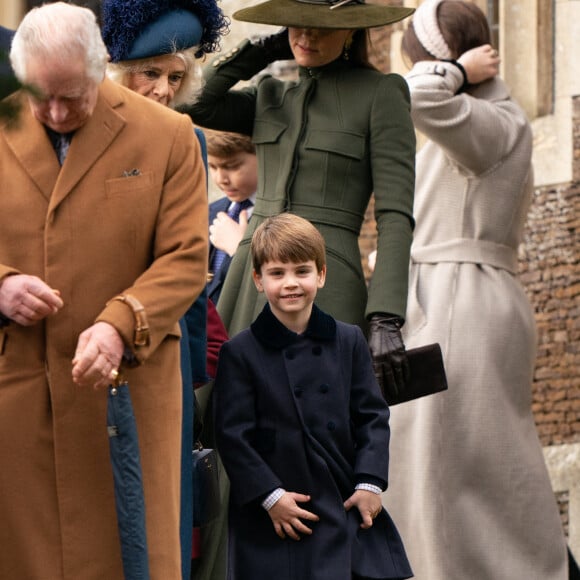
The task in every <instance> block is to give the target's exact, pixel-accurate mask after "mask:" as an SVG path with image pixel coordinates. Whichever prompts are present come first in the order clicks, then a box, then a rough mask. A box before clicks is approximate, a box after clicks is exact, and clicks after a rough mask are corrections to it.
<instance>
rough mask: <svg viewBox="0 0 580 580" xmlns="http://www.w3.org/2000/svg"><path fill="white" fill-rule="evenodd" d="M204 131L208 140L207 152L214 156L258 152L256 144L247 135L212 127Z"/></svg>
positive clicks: (231, 155)
mask: <svg viewBox="0 0 580 580" xmlns="http://www.w3.org/2000/svg"><path fill="white" fill-rule="evenodd" d="M203 133H204V135H205V140H206V142H207V154H208V155H212V156H213V157H222V158H224V157H233V156H234V155H237V154H238V153H250V154H251V155H255V154H256V146H255V145H254V143H252V139H251V138H250V137H248V136H247V135H242V134H241V133H231V132H228V131H212V130H211V129H204V130H203Z"/></svg>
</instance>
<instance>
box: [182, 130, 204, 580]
mask: <svg viewBox="0 0 580 580" xmlns="http://www.w3.org/2000/svg"><path fill="white" fill-rule="evenodd" d="M195 134H196V136H197V138H198V140H199V145H200V147H201V155H202V158H203V162H204V165H205V170H206V175H207V150H206V142H205V135H204V134H203V131H201V129H198V128H197V127H196V128H195ZM206 325H207V296H206V291H205V288H204V290H203V291H202V293H201V294H200V295H199V296H198V297H197V299H196V300H195V301H194V302H193V304H192V305H191V306H190V307H189V309H188V310H187V312H186V313H185V315H184V316H183V318H181V320H180V321H179V326H180V330H181V344H180V351H181V362H180V364H181V376H182V381H183V383H182V384H183V417H182V430H181V510H180V530H179V535H180V542H181V573H182V578H183V580H189V577H190V571H191V543H192V533H193V473H192V456H191V452H192V449H193V443H194V441H193V404H194V402H193V398H194V393H193V388H194V385H195V384H197V383H203V382H206V381H207V380H208V377H207V373H206V359H207V328H206Z"/></svg>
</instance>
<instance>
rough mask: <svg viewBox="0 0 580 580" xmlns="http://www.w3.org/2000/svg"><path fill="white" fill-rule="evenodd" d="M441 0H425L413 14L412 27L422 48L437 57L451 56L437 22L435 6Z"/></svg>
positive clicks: (437, 5)
mask: <svg viewBox="0 0 580 580" xmlns="http://www.w3.org/2000/svg"><path fill="white" fill-rule="evenodd" d="M441 2H443V0H425V1H424V2H423V3H422V4H421V6H419V8H417V10H415V14H413V29H414V30H415V34H416V36H417V40H418V41H419V42H420V43H421V44H422V45H423V48H424V49H425V50H426V51H427V52H428V53H429V54H431V55H432V56H434V57H435V58H438V59H444V58H452V57H453V55H452V54H451V49H450V48H449V46H448V45H447V42H445V39H444V38H443V35H442V34H441V29H440V28H439V24H438V23H437V8H438V7H439V4H441Z"/></svg>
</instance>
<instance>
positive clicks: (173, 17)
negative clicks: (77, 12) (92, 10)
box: [101, 0, 229, 62]
mask: <svg viewBox="0 0 580 580" xmlns="http://www.w3.org/2000/svg"><path fill="white" fill-rule="evenodd" d="M101 22H102V27H101V29H102V34H103V40H104V41H105V44H106V45H107V49H108V51H109V55H110V57H111V61H112V62H119V61H123V60H135V59H138V58H149V57H153V56H159V55H161V54H168V53H171V52H173V51H174V50H184V49H186V48H190V47H192V46H199V50H198V51H197V52H196V54H195V56H196V57H198V58H199V57H201V56H202V55H204V54H207V53H210V52H214V51H215V50H217V48H218V47H219V40H220V36H221V35H222V34H225V33H226V32H227V31H228V26H229V20H228V19H227V18H226V17H225V16H224V15H223V13H222V11H221V9H220V8H218V6H217V2H216V0H104V1H103V3H102V9H101Z"/></svg>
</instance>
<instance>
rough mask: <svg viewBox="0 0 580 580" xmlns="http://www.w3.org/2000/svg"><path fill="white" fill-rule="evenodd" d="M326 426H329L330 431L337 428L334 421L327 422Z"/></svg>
mask: <svg viewBox="0 0 580 580" xmlns="http://www.w3.org/2000/svg"><path fill="white" fill-rule="evenodd" d="M326 428H327V429H328V430H329V431H334V430H335V429H336V425H335V424H334V421H329V422H328V423H327V424H326Z"/></svg>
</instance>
